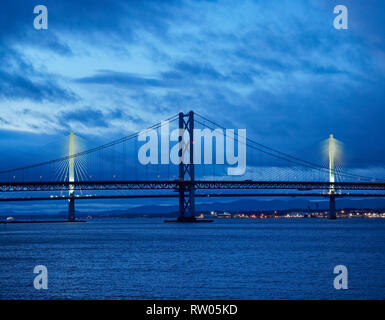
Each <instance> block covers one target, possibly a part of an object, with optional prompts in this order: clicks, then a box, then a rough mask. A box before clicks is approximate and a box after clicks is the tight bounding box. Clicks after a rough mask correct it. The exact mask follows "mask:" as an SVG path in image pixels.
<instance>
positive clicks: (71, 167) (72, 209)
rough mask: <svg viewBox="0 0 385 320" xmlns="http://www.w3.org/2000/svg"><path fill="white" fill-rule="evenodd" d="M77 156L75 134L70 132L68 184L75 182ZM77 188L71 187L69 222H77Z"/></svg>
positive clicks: (71, 185)
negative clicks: (75, 195) (75, 196)
mask: <svg viewBox="0 0 385 320" xmlns="http://www.w3.org/2000/svg"><path fill="white" fill-rule="evenodd" d="M74 154H75V139H74V132H73V131H72V130H71V132H70V141H69V152H68V156H69V159H68V182H75V159H74V157H73V155H74ZM74 193H75V186H74V185H73V184H70V185H69V197H70V199H69V203H68V221H73V220H75V199H74Z"/></svg>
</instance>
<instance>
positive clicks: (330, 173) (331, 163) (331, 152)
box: [329, 134, 336, 193]
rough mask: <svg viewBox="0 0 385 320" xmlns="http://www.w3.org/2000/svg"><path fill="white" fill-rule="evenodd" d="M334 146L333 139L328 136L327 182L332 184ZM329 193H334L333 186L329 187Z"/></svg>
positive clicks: (333, 179)
mask: <svg viewBox="0 0 385 320" xmlns="http://www.w3.org/2000/svg"><path fill="white" fill-rule="evenodd" d="M335 151H336V148H335V145H334V138H333V135H332V134H331V135H330V136H329V182H330V183H334V182H335V177H334V155H335ZM329 191H330V193H334V185H330V189H329Z"/></svg>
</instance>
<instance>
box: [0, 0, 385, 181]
mask: <svg viewBox="0 0 385 320" xmlns="http://www.w3.org/2000/svg"><path fill="white" fill-rule="evenodd" d="M37 4H44V5H46V6H47V8H48V19H49V22H48V30H35V29H34V28H33V19H34V17H35V15H34V14H33V8H34V6H35V5H37ZM337 4H344V5H346V6H347V8H348V12H349V29H348V30H336V29H334V27H333V20H334V17H335V15H334V14H333V8H334V6H335V5H337ZM384 16H385V4H384V3H383V2H382V1H342V2H337V1H321V0H320V1H316V0H313V1H306V0H297V1H296V0H290V1H274V0H273V1H272V0H269V1H267V0H266V1H221V2H220V3H218V2H216V1H167V2H166V1H107V0H103V1H90V0H77V1H72V0H68V1H57V0H55V1H44V2H36V1H29V0H25V1H21V0H15V1H6V2H5V3H2V10H1V11H0V61H1V64H0V130H1V135H0V147H1V149H2V153H3V154H4V153H10V151H11V152H12V153H13V154H17V153H18V152H20V153H24V154H25V153H28V152H33V150H38V152H39V155H40V156H41V158H44V157H45V158H49V157H50V156H51V154H49V151H45V149H44V148H41V146H43V145H46V144H47V143H51V142H52V141H56V140H57V139H58V137H63V136H65V135H66V134H67V133H68V131H69V130H70V129H74V130H75V131H76V132H77V133H78V134H79V135H81V136H83V137H86V138H87V139H89V140H93V141H95V142H99V141H100V142H107V141H108V140H111V139H114V138H119V137H121V136H123V135H127V134H129V133H130V132H133V131H138V130H141V129H143V128H145V127H147V126H149V125H152V124H154V123H156V122H158V121H160V120H162V119H165V118H168V117H169V116H170V115H173V114H175V113H177V112H178V111H179V110H181V109H182V110H184V111H188V110H190V109H193V110H195V111H196V112H199V113H201V114H202V115H206V116H207V117H208V118H210V119H214V120H216V121H217V122H219V123H221V124H223V125H225V126H227V127H230V128H246V129H247V134H248V137H252V138H254V139H255V140H257V141H259V142H261V143H263V144H265V145H269V146H272V147H274V148H276V149H279V150H282V151H284V152H288V153H294V154H295V153H297V152H299V150H302V149H306V146H309V145H312V144H313V143H314V142H315V141H319V140H320V139H323V138H327V137H328V135H329V134H330V133H334V135H335V136H336V137H337V138H338V139H339V140H341V141H343V142H344V144H345V145H346V146H347V150H349V151H348V152H349V159H350V162H349V163H348V164H346V165H349V166H351V167H352V168H354V169H355V170H360V172H365V173H367V172H368V173H369V172H373V171H375V172H378V171H379V170H380V171H381V168H384V167H385V157H384V156H385V152H384V150H385V140H384V139H383V137H384V134H383V121H384V118H385V108H384V101H385V100H384V96H385V81H384V80H385V51H384V48H385V46H384V39H385V25H384V24H383V17H384ZM309 156H311V155H309ZM304 158H307V155H304ZM32 162H36V161H32ZM1 166H2V167H4V169H5V167H12V166H13V161H12V159H11V158H9V160H7V158H4V157H3V159H2V161H1Z"/></svg>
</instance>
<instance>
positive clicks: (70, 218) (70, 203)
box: [68, 198, 75, 221]
mask: <svg viewBox="0 0 385 320" xmlns="http://www.w3.org/2000/svg"><path fill="white" fill-rule="evenodd" d="M68 221H75V199H74V198H72V199H69V200H68Z"/></svg>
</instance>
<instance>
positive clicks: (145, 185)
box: [0, 180, 385, 192]
mask: <svg viewBox="0 0 385 320" xmlns="http://www.w3.org/2000/svg"><path fill="white" fill-rule="evenodd" d="M192 183H193V184H194V186H195V189H196V190H285V189H286V190H297V191H310V190H324V191H328V190H330V188H331V187H334V189H335V190H344V191H364V190H365V191H385V183H384V182H334V183H330V182H308V181H300V182H294V181H254V180H242V181H231V180H228V181H219V180H218V181H206V180H195V181H194V182H191V181H179V180H148V181H144V180H142V181H139V180H138V181H135V180H125V181H117V180H116V181H82V182H81V181H76V182H43V181H37V182H0V192H30V191H68V190H69V188H70V187H72V188H73V189H74V190H82V191H86V190H179V187H180V186H184V187H187V186H189V185H191V184H192Z"/></svg>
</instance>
